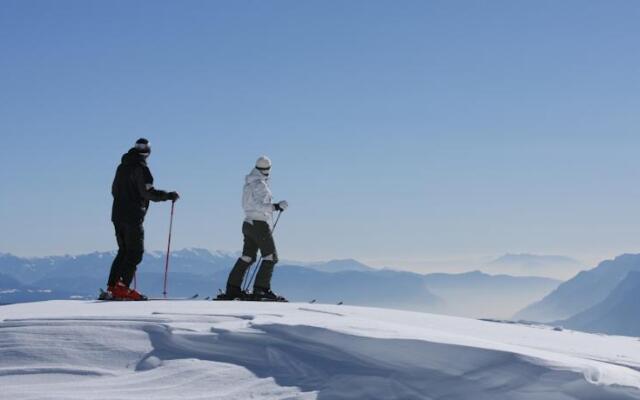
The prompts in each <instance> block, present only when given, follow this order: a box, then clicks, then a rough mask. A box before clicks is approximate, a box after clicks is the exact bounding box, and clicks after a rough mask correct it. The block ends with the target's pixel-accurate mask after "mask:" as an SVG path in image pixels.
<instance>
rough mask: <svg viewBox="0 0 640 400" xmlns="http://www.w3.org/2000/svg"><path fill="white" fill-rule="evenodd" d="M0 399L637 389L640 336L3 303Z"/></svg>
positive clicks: (505, 397) (213, 306) (606, 394)
mask: <svg viewBox="0 0 640 400" xmlns="http://www.w3.org/2000/svg"><path fill="white" fill-rule="evenodd" d="M0 338H1V339H0V387H1V388H2V391H1V393H2V396H1V397H2V398H7V399H16V400H21V399H49V400H76V399H77V400H86V399H95V400H103V399H104V400H107V399H109V400H111V399H114V398H127V399H129V398H133V399H154V400H169V399H184V400H191V399H193V400H196V399H224V400H235V399H237V400H245V399H261V400H275V399H279V400H284V399H308V400H311V399H331V400H341V399H358V400H360V399H363V400H364V399H366V400H378V399H380V400H383V399H384V400H396V399H397V400H423V399H424V400H427V399H442V400H443V399H457V400H463V399H479V400H534V399H535V400H537V399H541V400H542V399H544V400H571V399H575V400H578V399H580V400H585V399H593V400H595V399H597V400H614V399H615V400H631V399H636V400H637V399H640V372H639V369H640V342H638V341H637V340H636V339H635V338H629V337H611V336H603V335H593V334H587V333H580V332H573V331H557V330H553V329H550V328H546V327H542V326H524V325H517V324H500V323H491V322H485V321H478V320H472V319H464V318H455V317H446V316H439V315H432V314H421V313H412V312H405V311H395V310H383V309H372V308H365V307H350V306H336V305H321V304H305V303H297V304H296V303H288V304H286V303H285V304H282V303H249V302H212V301H173V302H171V301H149V302H134V303H119V302H109V303H100V302H95V301H51V302H42V303H28V304H16V305H10V306H2V307H0Z"/></svg>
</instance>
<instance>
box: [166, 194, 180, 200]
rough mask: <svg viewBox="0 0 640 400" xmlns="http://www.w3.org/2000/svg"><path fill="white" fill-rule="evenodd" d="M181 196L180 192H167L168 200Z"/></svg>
mask: <svg viewBox="0 0 640 400" xmlns="http://www.w3.org/2000/svg"><path fill="white" fill-rule="evenodd" d="M179 198H180V195H179V194H178V192H169V193H167V200H171V201H176V200H178V199H179Z"/></svg>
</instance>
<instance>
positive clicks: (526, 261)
mask: <svg viewBox="0 0 640 400" xmlns="http://www.w3.org/2000/svg"><path fill="white" fill-rule="evenodd" d="M584 269H586V267H585V266H584V265H583V264H582V263H581V262H580V261H577V260H574V259H572V258H569V257H564V256H547V255H535V254H506V255H504V256H502V257H500V258H498V259H497V260H494V261H492V262H490V263H488V264H486V265H483V266H482V267H481V268H480V270H481V271H483V272H486V273H488V274H497V275H501V274H504V275H511V276H539V277H547V278H553V279H560V280H566V279H569V278H572V277H574V276H575V275H576V274H577V273H578V272H580V271H582V270H584Z"/></svg>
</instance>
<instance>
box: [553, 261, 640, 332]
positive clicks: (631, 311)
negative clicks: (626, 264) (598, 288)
mask: <svg viewBox="0 0 640 400" xmlns="http://www.w3.org/2000/svg"><path fill="white" fill-rule="evenodd" d="M639 316H640V272H635V271H633V272H629V274H628V275H627V277H626V278H625V279H624V280H623V281H622V282H620V284H619V285H618V286H617V287H616V288H615V289H613V291H612V292H611V294H609V296H607V298H606V299H604V301H602V302H601V303H598V304H597V305H595V306H593V307H591V308H589V309H587V310H585V311H583V312H581V313H579V314H577V315H574V316H573V317H571V318H569V319H567V320H565V321H559V322H556V324H558V325H562V326H564V327H568V328H571V329H579V330H582V331H587V332H602V333H608V334H613V335H628V336H640V318H638V317H639Z"/></svg>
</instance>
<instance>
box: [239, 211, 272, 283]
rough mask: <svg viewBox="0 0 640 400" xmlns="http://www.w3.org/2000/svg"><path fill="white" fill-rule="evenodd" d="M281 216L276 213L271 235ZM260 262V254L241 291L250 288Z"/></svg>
mask: <svg viewBox="0 0 640 400" xmlns="http://www.w3.org/2000/svg"><path fill="white" fill-rule="evenodd" d="M281 215H282V211H278V216H277V217H276V222H274V223H273V228H272V229H271V234H273V232H275V230H276V226H278V221H280V216H281ZM261 262H262V253H261V254H260V258H259V259H258V262H257V263H256V265H255V267H254V268H253V273H251V268H250V269H249V272H250V273H249V275H250V276H251V277H250V278H249V280H248V281H247V284H246V286H245V287H244V288H243V289H242V290H245V291H246V290H247V289H249V286H251V282H252V281H253V279H254V278H255V276H256V273H257V272H258V269H259V268H260V263H261ZM245 279H246V275H245Z"/></svg>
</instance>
